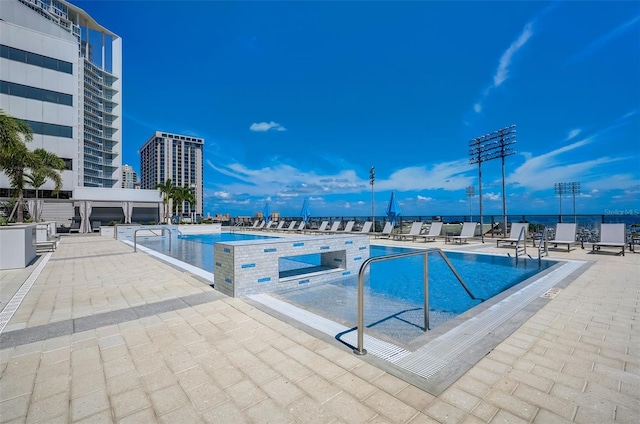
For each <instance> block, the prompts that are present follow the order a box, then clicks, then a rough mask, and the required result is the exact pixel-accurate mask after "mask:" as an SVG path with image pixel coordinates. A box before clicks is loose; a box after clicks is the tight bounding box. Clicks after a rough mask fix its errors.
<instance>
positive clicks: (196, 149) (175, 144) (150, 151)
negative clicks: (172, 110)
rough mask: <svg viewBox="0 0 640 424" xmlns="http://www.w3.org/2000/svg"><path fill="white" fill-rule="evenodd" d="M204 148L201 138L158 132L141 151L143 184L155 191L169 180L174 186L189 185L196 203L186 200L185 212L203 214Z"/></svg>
mask: <svg viewBox="0 0 640 424" xmlns="http://www.w3.org/2000/svg"><path fill="white" fill-rule="evenodd" d="M203 148H204V139H202V138H198V137H192V136H188V135H181V134H171V133H167V132H162V131H156V133H155V134H153V135H152V136H151V137H150V138H149V140H147V142H146V143H144V145H143V146H142V147H141V148H140V151H139V153H140V187H141V188H142V189H149V190H153V189H155V187H156V185H157V184H164V183H165V182H166V181H167V180H168V179H170V180H171V181H172V183H173V185H174V186H177V187H189V188H191V189H192V191H193V194H194V195H195V198H196V204H195V205H189V204H188V203H185V205H184V206H185V208H184V212H185V213H189V214H192V213H193V212H195V213H196V214H198V215H200V216H202V214H203V207H202V205H203V198H202V195H203V160H202V153H203ZM181 210H182V209H181Z"/></svg>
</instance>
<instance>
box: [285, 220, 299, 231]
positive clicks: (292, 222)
mask: <svg viewBox="0 0 640 424" xmlns="http://www.w3.org/2000/svg"><path fill="white" fill-rule="evenodd" d="M297 223H298V221H291V222H290V223H289V226H288V227H284V228H283V229H282V231H294V230H295V229H296V224H297Z"/></svg>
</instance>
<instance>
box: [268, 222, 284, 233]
mask: <svg viewBox="0 0 640 424" xmlns="http://www.w3.org/2000/svg"><path fill="white" fill-rule="evenodd" d="M283 226H284V220H282V221H280V222H278V226H277V227H275V228H267V229H268V230H269V231H280V230H282V227H283Z"/></svg>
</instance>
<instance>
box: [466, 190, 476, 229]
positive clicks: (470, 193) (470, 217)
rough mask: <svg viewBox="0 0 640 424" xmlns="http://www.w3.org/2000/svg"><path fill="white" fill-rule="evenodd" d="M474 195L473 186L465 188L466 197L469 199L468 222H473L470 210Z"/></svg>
mask: <svg viewBox="0 0 640 424" xmlns="http://www.w3.org/2000/svg"><path fill="white" fill-rule="evenodd" d="M475 195H476V188H475V187H474V186H469V187H467V197H468V198H469V220H470V221H473V211H472V209H471V206H472V203H473V200H472V199H473V196H475Z"/></svg>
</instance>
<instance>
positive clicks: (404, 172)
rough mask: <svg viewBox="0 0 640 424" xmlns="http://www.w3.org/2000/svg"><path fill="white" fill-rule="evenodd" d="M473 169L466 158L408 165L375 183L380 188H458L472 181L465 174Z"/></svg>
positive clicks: (403, 189) (404, 189)
mask: <svg viewBox="0 0 640 424" xmlns="http://www.w3.org/2000/svg"><path fill="white" fill-rule="evenodd" d="M472 169H473V165H469V161H468V160H467V159H460V160H456V161H451V162H443V163H438V164H434V165H430V166H410V167H408V168H404V169H400V170H398V171H396V172H394V173H393V174H391V175H390V176H389V179H387V180H381V181H379V182H378V183H376V187H377V188H379V189H380V190H397V191H410V190H437V189H443V190H460V189H463V188H465V187H467V186H468V185H470V184H471V183H472V182H473V177H470V176H468V175H466V174H467V173H468V172H469V171H470V170H472Z"/></svg>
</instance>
